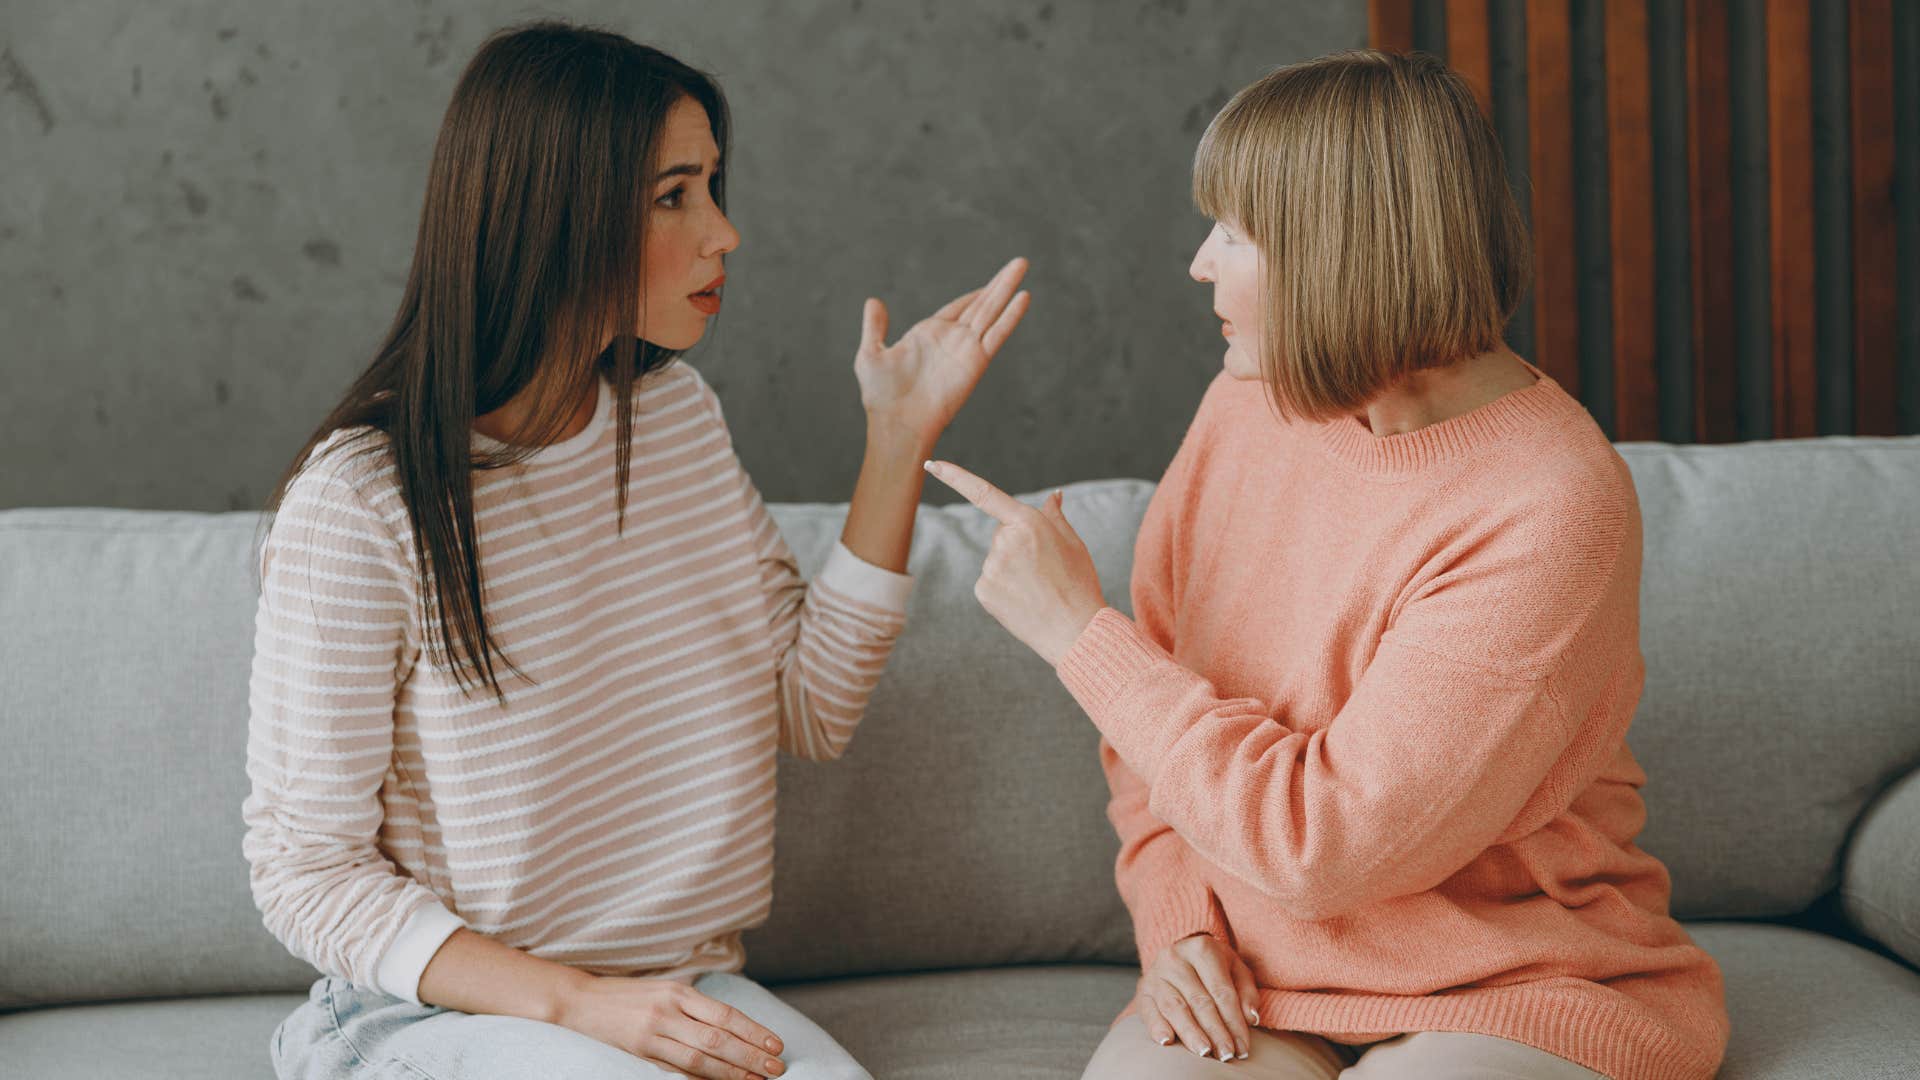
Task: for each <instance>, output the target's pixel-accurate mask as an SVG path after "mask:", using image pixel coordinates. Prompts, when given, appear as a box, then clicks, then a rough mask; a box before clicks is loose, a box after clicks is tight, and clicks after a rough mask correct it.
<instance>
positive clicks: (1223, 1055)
mask: <svg viewBox="0 0 1920 1080" xmlns="http://www.w3.org/2000/svg"><path fill="white" fill-rule="evenodd" d="M1220 1060H1221V1061H1232V1060H1233V1051H1232V1050H1230V1049H1228V1048H1227V1047H1224V1046H1223V1047H1221V1048H1220Z"/></svg>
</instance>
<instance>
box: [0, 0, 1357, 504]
mask: <svg viewBox="0 0 1920 1080" xmlns="http://www.w3.org/2000/svg"><path fill="white" fill-rule="evenodd" d="M538 14H562V15H566V16H569V17H573V18H577V19H582V20H586V21H591V22H595V23H599V24H601V25H605V26H608V27H610V28H612V29H616V30H619V31H621V32H624V33H626V34H628V35H630V36H633V37H635V38H637V39H640V40H643V41H647V42H650V43H653V44H656V45H659V46H661V47H663V48H665V49H667V50H668V51H670V52H673V53H675V54H677V55H679V56H681V57H682V58H683V59H686V60H688V61H689V62H691V63H693V64H695V65H697V66H700V67H702V68H705V69H707V70H709V71H712V72H714V73H715V74H716V75H717V76H718V77H719V79H720V80H721V83H722V85H723V86H724V87H725V88H726V90H727V92H728V94H729V95H730V97H731V99H732V102H733V106H734V110H735V117H736V121H737V136H736V145H735V156H734V161H733V167H732V178H731V180H730V190H729V194H730V199H731V202H732V206H733V216H734V219H735V222H736V224H737V225H738V226H739V227H740V230H741V232H742V234H743V236H744V243H743V245H742V247H741V248H740V250H739V252H738V253H737V254H735V255H734V256H732V258H731V259H730V264H729V268H728V273H729V290H728V308H727V311H726V313H725V314H724V315H723V316H722V318H721V322H720V326H719V328H718V329H717V331H716V332H715V334H713V335H712V336H711V337H710V339H709V340H708V341H707V342H706V343H704V344H703V345H702V346H701V347H700V348H699V349H698V350H696V351H695V352H693V353H692V354H690V356H689V360H690V362H692V363H693V364H694V365H695V366H697V367H698V368H700V370H701V371H702V372H703V373H705V374H706V376H707V377H708V378H709V380H711V381H712V382H713V384H714V385H715V386H716V387H717V388H718V390H719V392H720V394H721V397H722V400H723V401H724V402H725V403H726V407H727V411H728V419H729V421H730V423H731V425H732V427H733V430H734V433H735V439H736V442H737V444H738V446H739V448H740V453H741V456H742V458H743V459H745V461H746V464H747V467H748V468H749V469H750V470H751V472H752V473H753V475H754V477H755V478H756V479H757V481H758V482H759V484H760V487H761V489H762V491H763V492H764V493H765V494H766V496H767V497H768V498H769V499H773V500H776V501H800V500H819V501H839V500H844V499H845V498H846V497H847V496H848V494H849V493H850V492H851V490H852V483H853V476H854V472H855V471H856V470H857V468H858V465H859V458H860V447H861V434H862V427H861V424H862V417H861V412H860V407H859V399H858V396H857V389H856V384H855V382H854V378H853V370H852V355H853V349H854V346H855V344H856V342H857V341H858V337H859V322H860V304H861V300H862V298H863V297H865V296H866V295H868V294H869V293H873V294H877V295H879V296H881V297H883V298H884V299H885V300H886V301H887V302H888V305H889V307H890V308H891V310H892V312H893V319H894V326H895V328H896V332H897V331H899V330H904V329H905V327H907V326H908V325H911V323H912V321H913V320H915V319H917V318H919V317H920V316H922V315H924V314H926V313H927V312H929V311H931V310H932V308H934V307H935V306H937V305H938V304H939V303H940V302H942V301H944V300H945V299H946V298H948V297H949V296H951V295H953V294H955V293H957V292H960V291H963V290H964V289H966V288H969V287H971V285H972V284H973V283H975V282H976V280H977V279H980V278H983V277H984V276H985V275H986V274H988V273H989V272H991V271H992V270H993V269H994V268H995V267H996V266H997V265H999V264H1000V262H1002V261H1003V260H1004V259H1006V258H1007V257H1009V256H1011V255H1013V254H1016V253H1020V254H1025V255H1027V256H1028V257H1029V258H1031V259H1032V261H1033V269H1032V272H1031V274H1030V278H1029V281H1030V287H1031V288H1032V291H1033V294H1034V304H1033V309H1032V311H1031V312H1030V313H1029V315H1028V316H1027V320H1026V322H1025V324H1024V325H1023V326H1022V327H1021V328H1020V330H1019V332H1018V333H1017V334H1016V335H1015V337H1014V339H1013V340H1012V341H1011V342H1010V343H1009V344H1008V346H1007V347H1006V349H1004V350H1003V351H1002V353H1001V355H1000V356H999V358H998V359H997V360H996V361H995V362H994V365H993V367H992V368H991V369H990V370H989V371H988V373H987V375H986V378H985V379H984V380H983V381H982V383H981V385H980V387H979V389H978V391H977V392H976V393H975V395H974V397H973V400H972V401H971V402H970V403H969V404H968V405H967V407H966V409H965V411H964V412H963V413H962V414H961V416H960V418H959V420H958V421H957V423H956V424H955V425H954V427H953V428H952V429H951V430H950V431H949V433H948V435H947V437H946V439H945V440H944V441H943V442H942V444H941V448H940V453H941V455H942V456H944V457H948V458H951V459H952V460H955V461H959V462H961V463H963V464H965V465H967V466H969V467H971V468H973V469H975V470H976V471H978V472H980V473H982V474H983V475H985V476H988V477H990V478H991V479H994V480H995V481H998V482H1000V483H1001V484H1002V485H1003V486H1005V487H1007V488H1009V489H1012V490H1032V489H1037V488H1040V487H1042V486H1045V485H1048V484H1053V483H1058V482H1062V481H1069V480H1075V479H1083V478H1089V477H1100V476H1121V475H1129V476H1145V477H1158V476H1159V474H1160V472H1161V470H1162V469H1163V468H1164V467H1165V465H1166V462H1167V460H1168V459H1169V458H1170V457H1171V456H1172V453H1173V450H1174V448H1175V447H1176V446H1177V445H1178V442H1179V438H1180V434H1181V432H1182V431H1183V430H1184V429H1185V426H1186V423H1187V421H1188V419H1189V418H1190V417H1191V415H1192V409H1193V406H1194V405H1195V404H1196V403H1197V401H1198V400H1199V395H1200V393H1201V392H1202V390H1203V389H1204V388H1205V386H1206V383H1207V381H1208V380H1209V379H1210V378H1211V377H1212V375H1213V373H1214V372H1215V371H1216V370H1217V365H1218V362H1219V353H1220V348H1221V343H1220V339H1219V335H1218V331H1217V329H1216V324H1215V322H1214V320H1213V319H1212V318H1211V317H1210V315H1209V313H1208V312H1209V305H1210V296H1209V293H1208V291H1207V290H1206V289H1205V288H1202V287H1200V286H1197V285H1194V284H1193V283H1191V282H1189V281H1188V280H1187V277H1186V266H1187V261H1188V259H1189V257H1190V255H1191V254H1192V251H1193V248H1194V247H1195V246H1196V245H1197V244H1198V243H1199V241H1200V239H1201V237H1202V235H1203V233H1204V232H1205V228H1206V225H1205V222H1204V220H1203V219H1202V218H1201V217H1200V216H1199V215H1197V214H1196V213H1195V212H1194V211H1193V210H1192V209H1191V206H1190V203H1189V200H1188V196H1187V175H1188V174H1187V170H1188V164H1189V161H1190V157H1191V154H1192V149H1193V144H1194V141H1195V139H1196V138H1197V137H1198V135H1199V133H1200V131H1201V128H1202V127H1203V126H1204V124H1205V122H1206V120H1207V119H1208V118H1209V117H1210V116H1211V115H1212V113H1213V111H1214V110H1215V109H1216V108H1217V107H1218V106H1219V105H1220V104H1221V103H1222V102H1223V101H1224V100H1225V98H1226V96H1227V95H1228V94H1229V93H1230V92H1232V91H1233V90H1234V89H1237V88H1238V87H1240V86H1241V85H1243V84H1245V83H1247V82H1250V81H1251V80H1253V79H1254V78H1256V77H1257V76H1259V75H1260V74H1261V73H1262V72H1263V71H1265V70H1266V69H1267V68H1269V67H1271V66H1274V65H1277V64H1281V63H1286V62H1290V61H1293V60H1298V59H1302V58H1305V57H1308V56H1313V55H1317V54H1319V53H1323V52H1328V51H1331V50H1334V49H1338V48H1346V47H1352V46H1358V45H1362V44H1364V43H1365V39H1366V4H1364V3H1362V2H1360V0H1346V2H1342V3H1337V4H1325V3H1319V2H1313V0H1157V2H1142V0H1115V2H1094V0H1077V2H1076V0H1053V2H1042V3H1028V2H1020V0H987V2H979V3H975V2H967V3H950V2H943V0H901V2H889V0H865V2H864V3H863V2H862V0H799V2H782V3H778V4H775V3H770V2H769V3H735V2H725V3H721V2H715V3H696V2H676V3H660V2H651V3H614V2H607V0H600V2H588V0H575V2H569V3H563V4H556V5H553V6H551V7H547V8H532V7H526V6H522V5H519V4H511V3H498V2H474V3H463V4H453V3H448V2H446V0H438V2H435V0H414V2H409V3H366V2H355V3H325V4H318V3H307V4H294V3H264V2H258V0H255V2H248V3H242V2H238V0H224V2H218V0H208V2H198V3H185V2H178V0H175V2H169V3H135V2H131V0H122V2H117V3H107V2H87V3H73V2H71V0H6V3H5V4H4V6H3V7H0V386H3V387H4V389H3V390H0V506H23V505H40V506H51V505H99V506H122V507H166V508H178V509H201V510H219V509H228V508H250V507H254V506H257V505H259V503H260V502H261V500H262V499H263V498H264V497H265V495H266V494H267V492H268V490H269V488H270V486H271V485H272V483H273V481H274V480H275V479H276V478H277V476H278V475H279V473H280V471H281V470H282V469H283V468H284V467H285V465H286V464H287V461H288V458H289V457H290V455H291V454H292V453H293V452H294V450H296V449H297V448H298V446H299V445H300V443H301V441H302V440H303V438H304V436H305V435H306V434H307V433H308V432H309V431H310V430H311V429H312V427H313V426H314V424H315V423H317V422H318V420H319V418H320V416H321V415H322V414H323V412H324V411H325V410H326V408H327V406H328V405H329V404H331V403H332V401H333V400H334V399H335V398H336V397H337V395H338V394H339V393H340V392H341V391H342V390H343V389H344V387H345V386H346V384H347V382H348V381H349V379H350V378H351V376H352V375H353V374H354V373H355V372H357V371H358V370H359V369H360V368H361V367H362V366H363V365H364V364H365V362H366V361H367V359H368V354H369V350H370V349H371V348H372V347H373V346H374V344H375V343H376V341H377V338H378V337H379V335H380V333H381V331H382V330H383V329H384V328H385V326H386V324H387V321H388V320H389V318H390V317H391V315H392V313H393V309H394V306H395V305H396V304H397V302H398V300H399V295H400V287H401V283H402V280H403V275H404V272H405V269H406V266H407V262H408V258H409V254H410V251H411V245H412V242H413V236H414V227H415V223H416V221H417V218H418V213H419V206H420V199H421V194H422V186H423V184H424V180H425V175H426V166H427V161H428V157H429V154H430V152H431V148H432V144H433V139H434V134H435V132H436V130H437V128H438V125H439V122H440V116H441V113H442V111H443V109H444V108H445V105H446V101H447V97H448V95H449V94H450V92H451V90H452V86H453V82H454V80H455V78H456V77H457V75H458V74H459V71H460V69H461V67H462V66H463V65H464V63H465V62H466V59H467V58H468V57H469V56H470V55H471V54H472V52H473V50H474V48H475V47H476V46H477V45H478V43H479V42H480V40H481V39H482V38H483V37H484V36H485V35H486V33H487V32H489V31H490V30H492V29H493V28H495V27H497V26H499V25H502V24H504V23H508V22H513V21H517V20H519V19H522V18H526V17H530V16H533V15H538ZM928 497H929V499H930V500H932V501H939V502H945V501H948V499H949V497H948V495H947V493H946V492H945V491H944V490H943V489H941V488H940V487H939V485H930V487H929V493H928Z"/></svg>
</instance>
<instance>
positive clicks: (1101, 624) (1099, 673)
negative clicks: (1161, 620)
mask: <svg viewBox="0 0 1920 1080" xmlns="http://www.w3.org/2000/svg"><path fill="white" fill-rule="evenodd" d="M1171 659H1173V658H1172V657H1171V656H1169V655H1168V654H1167V651H1166V650H1165V649H1162V648H1161V647H1160V646H1159V644H1158V643H1157V642H1155V641H1154V640H1153V639H1152V638H1149V637H1148V636H1147V635H1146V634H1144V633H1142V632H1141V630H1140V628H1139V627H1138V626H1136V625H1134V622H1133V620H1132V619H1129V618H1127V617H1126V616H1125V615H1122V614H1120V613H1119V612H1118V611H1116V610H1114V609H1113V608H1110V607H1104V608H1101V609H1100V611H1099V613H1098V614H1096V615H1094V617H1093V621H1092V622H1090V623H1088V624H1087V626H1086V629H1084V630H1082V631H1080V636H1079V637H1077V638H1075V639H1074V640H1073V644H1072V645H1071V646H1069V647H1068V648H1067V651H1066V652H1065V653H1063V654H1061V657H1060V661H1059V663H1057V664H1055V665H1054V671H1055V673H1056V674H1058V675H1059V676H1060V681H1061V682H1062V683H1063V684H1065V685H1066V688H1067V692H1068V693H1070V694H1072V695H1073V699H1074V700H1075V701H1077V702H1079V703H1080V707H1081V708H1082V709H1085V710H1086V711H1087V715H1088V716H1089V717H1091V718H1092V719H1093V721H1094V724H1095V725H1096V726H1098V727H1099V728H1100V729H1101V730H1102V731H1105V730H1106V724H1105V723H1103V722H1102V721H1103V719H1104V718H1103V716H1102V714H1103V713H1104V712H1105V711H1106V708H1107V706H1108V705H1111V704H1112V703H1113V701H1114V699H1115V698H1117V697H1119V696H1120V695H1121V693H1122V692H1124V691H1125V690H1126V688H1127V685H1128V684H1129V683H1131V682H1132V681H1133V680H1134V677H1135V676H1137V675H1139V674H1140V673H1141V672H1144V671H1146V670H1147V669H1148V668H1151V667H1153V666H1154V665H1155V664H1158V663H1160V662H1161V661H1163V660H1171Z"/></svg>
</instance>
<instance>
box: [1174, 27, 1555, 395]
mask: <svg viewBox="0 0 1920 1080" xmlns="http://www.w3.org/2000/svg"><path fill="white" fill-rule="evenodd" d="M1193 201H1194V205H1195V206H1196V207H1198V208H1199V210H1200V212H1201V213H1203V214H1205V215H1207V216H1208V217H1210V218H1213V219H1214V220H1216V221H1222V222H1225V223H1227V224H1228V225H1229V226H1230V227H1233V228H1235V229H1236V231H1238V232H1240V233H1241V234H1242V235H1243V236H1245V237H1246V238H1247V239H1250V240H1252V241H1253V243H1254V245H1255V247H1256V249H1257V250H1258V252H1259V254H1260V259H1261V263H1262V271H1261V285H1260V292H1261V294H1262V295H1263V296H1264V298H1265V299H1264V304H1265V326H1264V332H1263V333H1262V334H1261V353H1262V355H1261V357H1260V369H1261V374H1262V376H1263V378H1264V379H1265V381H1266V384H1267V388H1268V396H1269V397H1270V398H1271V400H1272V402H1273V405H1274V407H1275V409H1276V410H1277V411H1278V412H1279V414H1280V415H1281V416H1282V417H1291V418H1299V419H1306V420H1316V421H1324V420H1331V419H1335V418H1337V417H1339V416H1340V415H1342V414H1352V413H1357V412H1358V411H1359V410H1360V409H1361V408H1362V407H1364V406H1365V405H1366V403H1367V402H1369V401H1371V400H1372V399H1373V398H1374V397H1376V396H1377V395H1379V394H1380V393H1381V392H1382V391H1384V390H1386V389H1388V388H1389V387H1391V386H1392V385H1393V384H1394V383H1396V382H1398V381H1399V380H1400V379H1402V378H1404V377H1405V376H1407V375H1408V374H1411V373H1412V372H1415V371H1419V370H1422V369H1427V368H1438V367H1445V366H1447V365H1449V364H1452V363H1455V362H1457V361H1460V360H1465V359H1468V358H1470V357H1474V356H1478V355H1480V354H1482V353H1485V352H1488V351H1490V350H1492V349H1494V348H1495V347H1496V346H1498V344H1499V343H1500V340H1501V337H1502V335H1503V334H1504V332H1505V330H1506V325H1507V320H1508V319H1509V318H1510V317H1511V316H1512V314H1513V311H1514V308H1515V307H1516V306H1518V304H1519V302H1520V296H1521V294H1522V293H1523V292H1524V291H1525V289H1526V285H1527V280H1528V276H1529V274H1530V273H1531V260H1532V254H1531V250H1530V247H1529V242H1528V239H1527V230H1526V225H1525V223H1524V222H1522V220H1521V218H1520V210H1519V207H1518V206H1516V205H1515V203H1514V198H1513V193H1512V191H1511V190H1509V188H1508V186H1507V173H1506V165H1505V162H1504V160H1503V158H1502V156H1501V153H1500V144H1499V142H1498V141H1497V140H1496V138H1495V136H1494V132H1493V126H1492V125H1491V124H1490V123H1488V121H1487V118H1486V117H1485V116H1484V115H1483V114H1482V113H1481V112H1480V108H1479V106H1478V104H1476V103H1475V101H1474V97H1473V93H1472V91H1471V90H1469V89H1468V87H1467V84H1466V83H1465V81H1463V80H1462V79H1461V78H1460V76H1458V75H1456V74H1454V73H1453V72H1452V71H1449V70H1448V69H1447V68H1446V66H1445V65H1444V64H1442V63H1441V62H1440V61H1439V60H1436V59H1435V58H1433V57H1431V56H1428V55H1426V54H1424V53H1414V54H1412V55H1407V56H1401V55H1397V54H1393V53H1384V52H1377V51H1374V50H1370V49H1361V50H1353V51H1349V52H1340V53H1334V54H1332V55H1329V56H1323V57H1320V58H1318V59H1315V60H1309V61H1306V62H1305V63H1300V64H1293V65H1290V66H1288V67H1283V68H1279V69H1277V70H1275V71H1273V72H1271V73H1269V74H1268V75H1267V76H1266V77H1264V78H1262V79H1261V80H1260V81H1259V82H1256V83H1254V84H1253V85H1251V86H1249V87H1247V88H1246V89H1244V90H1241V91H1240V92H1239V93H1238V94H1235V95H1234V96H1233V99H1232V100H1230V101H1228V102H1227V104H1226V106H1225V107H1224V108H1222V109H1221V110H1220V113H1219V115H1217V116H1215V117H1214V118H1213V122H1212V123H1210V124H1208V125H1207V130H1206V133H1205V134H1204V135H1202V136H1201V137H1200V146H1199V149H1198V150H1196V151H1195V153H1194V162H1193Z"/></svg>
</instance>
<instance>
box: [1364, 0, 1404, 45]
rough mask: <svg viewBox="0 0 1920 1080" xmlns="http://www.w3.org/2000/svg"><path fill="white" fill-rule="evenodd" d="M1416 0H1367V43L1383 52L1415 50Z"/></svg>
mask: <svg viewBox="0 0 1920 1080" xmlns="http://www.w3.org/2000/svg"><path fill="white" fill-rule="evenodd" d="M1413 5H1414V0H1367V44H1368V45H1370V46H1372V47H1373V48H1376V49H1380V50H1381V51H1383V52H1397V53H1407V52H1412V51H1413Z"/></svg>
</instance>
